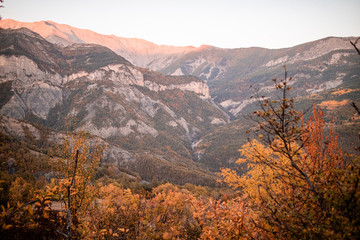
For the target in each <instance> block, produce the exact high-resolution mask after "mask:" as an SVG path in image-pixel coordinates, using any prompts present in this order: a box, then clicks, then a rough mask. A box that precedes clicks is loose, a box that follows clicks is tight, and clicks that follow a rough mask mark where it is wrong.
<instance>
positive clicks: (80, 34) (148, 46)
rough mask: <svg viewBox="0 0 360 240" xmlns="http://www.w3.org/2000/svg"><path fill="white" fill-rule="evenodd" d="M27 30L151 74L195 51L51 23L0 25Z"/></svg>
mask: <svg viewBox="0 0 360 240" xmlns="http://www.w3.org/2000/svg"><path fill="white" fill-rule="evenodd" d="M22 27H25V28H28V29H30V30H32V31H34V32H37V33H38V34H40V35H41V36H42V37H43V38H45V39H46V40H48V41H49V42H51V43H54V44H58V45H61V46H69V45H71V44H74V43H92V44H98V45H102V46H105V47H107V48H109V49H111V50H112V51H114V52H115V53H117V54H119V55H120V56H122V57H124V58H126V59H127V60H129V61H130V62H131V63H133V64H134V65H136V66H140V67H147V68H150V69H152V70H155V71H156V70H159V69H162V68H164V67H165V66H167V65H169V64H170V63H171V62H173V61H175V60H176V59H178V58H179V57H181V56H183V55H185V54H187V53H189V52H192V51H196V48H194V47H174V46H166V45H157V44H154V43H152V42H148V41H145V40H142V39H136V38H124V37H117V36H114V35H111V36H109V35H102V34H98V33H95V32H93V31H90V30H85V29H79V28H75V27H71V26H69V25H66V24H58V23H55V22H52V21H41V22H34V23H26V22H18V21H15V20H12V19H4V20H1V21H0V28H4V29H7V28H11V29H18V28H22Z"/></svg>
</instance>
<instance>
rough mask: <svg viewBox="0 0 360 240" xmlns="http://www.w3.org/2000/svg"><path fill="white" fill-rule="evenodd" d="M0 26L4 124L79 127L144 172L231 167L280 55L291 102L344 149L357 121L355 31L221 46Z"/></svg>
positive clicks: (120, 161) (115, 160)
mask: <svg viewBox="0 0 360 240" xmlns="http://www.w3.org/2000/svg"><path fill="white" fill-rule="evenodd" d="M0 28H3V29H2V30H1V35H0V38H1V39H0V40H1V45H0V81H1V82H0V84H1V91H2V94H1V99H0V100H1V101H0V104H1V105H0V114H1V115H3V117H2V118H3V122H4V123H3V125H2V126H3V129H4V130H2V131H3V132H5V133H6V134H8V135H11V136H13V137H17V138H19V139H21V138H23V137H19V136H25V135H24V133H23V131H22V130H21V129H22V127H20V126H22V125H24V126H27V128H28V129H33V128H34V127H35V128H36V129H37V130H36V131H35V130H34V131H35V132H41V131H44V130H42V128H44V129H47V130H46V131H50V132H51V135H52V136H57V135H58V134H59V136H57V137H53V138H54V139H60V138H61V137H60V136H64V134H65V133H66V132H67V131H74V130H76V131H82V130H84V131H86V132H89V133H90V134H91V135H92V136H93V137H94V139H98V141H100V142H101V143H102V144H103V145H106V146H107V148H106V151H105V153H104V161H105V162H106V163H111V164H113V165H114V166H116V169H118V170H117V171H120V172H121V171H123V170H124V169H127V171H132V172H134V174H135V173H136V174H139V176H140V178H141V179H142V180H144V181H148V182H151V181H152V180H153V179H158V180H164V181H170V182H173V183H177V184H184V183H186V182H191V183H193V184H200V185H203V184H205V185H211V186H215V185H216V179H217V176H216V175H215V174H214V172H218V171H219V169H220V168H222V167H229V166H230V167H231V166H233V164H234V162H235V161H236V160H237V159H238V158H239V157H240V155H239V152H238V149H239V148H240V147H241V146H242V145H243V144H245V143H246V142H247V138H248V136H247V135H246V133H245V132H246V130H247V129H249V128H251V126H252V124H253V123H252V122H251V121H249V120H248V119H246V116H247V115H248V114H250V113H252V112H253V111H254V110H256V108H257V104H258V102H259V101H258V100H259V99H261V98H272V99H276V98H277V95H276V91H275V87H274V86H273V82H272V81H271V79H274V78H277V79H281V78H283V76H284V69H283V66H284V65H286V69H287V72H288V74H289V76H292V78H293V80H292V81H291V82H290V85H291V88H292V90H291V97H293V98H294V99H295V100H296V108H297V110H299V111H303V112H305V113H306V112H307V110H308V109H311V107H312V104H315V105H316V106H318V107H321V108H323V110H324V112H325V119H326V121H327V123H328V126H329V127H330V125H331V124H335V125H334V126H335V127H334V128H335V130H336V131H337V132H338V133H339V139H342V141H341V144H342V145H343V147H344V149H345V150H346V151H349V152H352V151H353V148H354V147H355V145H354V144H348V143H351V142H353V140H352V139H354V138H357V132H358V131H359V130H360V129H359V127H358V126H359V125H358V122H359V119H358V118H356V117H355V115H356V114H355V112H354V111H352V110H353V109H352V107H351V106H350V103H351V102H355V103H356V104H357V105H359V104H360V93H359V91H360V88H359V80H360V64H359V61H360V60H359V57H358V56H357V55H356V52H355V51H354V49H353V47H352V46H351V44H350V43H349V41H350V40H352V39H354V38H336V37H329V38H325V39H320V40H316V41H313V42H309V43H304V44H302V45H299V46H294V47H291V48H286V49H264V48H256V47H254V48H238V49H221V48H217V47H213V46H207V45H204V46H201V47H199V48H195V47H173V46H163V45H162V46H159V45H156V44H154V43H151V42H147V41H145V40H141V39H127V38H121V37H116V36H106V35H101V34H97V33H95V32H92V31H90V30H83V29H77V28H73V27H71V26H68V25H63V24H57V23H55V22H49V21H43V22H35V23H23V22H18V21H14V20H10V19H8V20H2V21H0ZM15 29H17V30H15ZM305 116H306V115H305ZM11 121H15V122H17V124H18V127H16V128H15V129H18V130H17V131H19V132H18V133H16V131H15V130H11V131H10V130H9V129H8V126H7V123H9V122H11ZM29 124H30V125H29ZM34 124H35V125H34ZM6 129H7V130H6ZM38 135H39V133H38ZM40 135H41V134H40ZM65 135H66V134H65ZM46 141H50V142H51V141H52V139H51V137H48V138H47V139H46ZM136 174H135V175H136Z"/></svg>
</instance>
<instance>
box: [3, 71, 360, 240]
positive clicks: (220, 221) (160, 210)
mask: <svg viewBox="0 0 360 240" xmlns="http://www.w3.org/2000/svg"><path fill="white" fill-rule="evenodd" d="M288 81H291V80H290V79H287V76H285V79H283V80H280V81H278V80H275V86H276V88H277V89H278V91H279V92H280V96H279V98H278V99H275V100H270V99H264V100H263V101H262V102H261V103H260V108H261V109H260V110H259V111H256V112H255V113H254V115H253V116H252V119H253V120H254V121H255V123H256V124H257V126H256V127H257V128H256V130H255V131H253V133H255V134H256V135H255V136H254V137H253V138H250V139H249V142H248V143H247V144H245V145H244V146H242V147H241V149H240V150H239V151H240V153H241V156H242V157H241V158H240V159H238V161H237V163H238V164H242V166H245V167H246V168H247V171H246V173H244V174H242V175H238V174H237V172H236V171H234V170H232V169H222V171H221V173H219V175H220V176H221V178H222V180H221V181H222V182H223V183H225V184H226V185H227V186H228V187H230V189H228V190H225V187H224V188H223V189H211V188H206V187H200V186H194V185H191V184H185V185H184V186H175V185H172V184H170V183H166V184H161V185H158V186H152V188H151V189H149V188H146V187H144V188H141V187H140V188H133V189H128V188H125V187H123V185H122V184H121V183H119V182H117V181H116V180H115V179H109V178H106V177H104V178H98V179H97V178H96V177H95V176H96V169H97V168H98V167H99V162H100V158H101V152H102V148H101V147H100V146H96V144H95V145H94V144H92V143H91V142H90V139H89V136H88V135H87V134H86V133H84V132H78V133H74V134H73V135H71V136H70V137H68V138H67V139H66V140H64V142H63V145H62V147H61V148H60V149H61V151H58V152H56V154H55V155H54V156H53V157H52V158H51V159H49V161H50V162H51V163H52V164H53V165H54V166H55V168H54V170H53V173H54V175H53V177H52V179H51V180H50V181H49V182H47V181H45V180H44V179H42V180H41V181H40V180H39V181H38V182H35V184H30V183H28V181H27V180H25V179H24V178H22V177H20V176H18V177H16V178H14V179H13V180H12V181H11V183H10V184H9V185H4V186H7V187H4V188H1V189H0V191H2V193H5V192H6V194H7V195H6V196H7V202H6V204H4V206H2V210H1V214H0V234H1V236H2V237H3V236H5V239H6V238H9V239H14V238H15V239H16V238H24V236H28V235H29V234H33V236H35V237H36V239H40V238H48V239H62V238H64V236H66V231H67V229H66V226H68V224H69V223H68V218H67V213H66V210H67V208H69V207H70V210H71V213H72V215H73V218H72V224H71V226H72V229H71V231H72V233H73V234H72V237H73V238H81V239H359V238H360V208H359V206H360V200H359V199H360V198H359V197H360V196H359V194H360V191H359V181H360V162H359V160H360V159H359V157H358V156H349V155H346V154H343V153H342V151H341V149H340V148H339V146H338V144H337V137H336V135H335V134H334V132H333V130H332V128H331V126H326V124H325V122H324V120H323V112H322V111H321V110H320V109H316V108H315V106H314V107H313V109H312V114H311V115H312V116H311V117H310V118H308V120H307V121H305V120H304V119H305V117H304V116H303V115H302V114H301V113H299V112H298V111H296V110H295V109H294V106H293V105H294V100H293V99H291V98H289V97H288V94H289V90H290V87H289V84H288ZM326 127H327V128H328V129H330V130H329V131H328V132H329V133H328V134H325V128H326ZM77 152H78V155H77ZM75 159H77V160H78V163H77V164H78V166H77V167H75V165H76V164H75ZM27 173H28V172H27ZM74 173H75V174H74ZM72 176H75V183H74V185H73V187H72V191H71V205H70V206H69V205H67V200H68V199H67V193H66V186H69V184H70V182H71V181H72V180H71V179H72ZM1 177H2V179H5V180H2V181H3V182H5V181H6V177H7V178H10V177H11V176H8V175H6V174H5V173H4V174H3V173H2V175H1ZM3 182H1V183H3ZM5 188H6V189H5ZM2 199H3V198H2ZM55 202H63V203H64V206H65V207H64V209H63V210H61V209H60V210H59V209H57V210H54V209H53V208H54V205H53V204H54V203H55ZM67 236H68V235H67Z"/></svg>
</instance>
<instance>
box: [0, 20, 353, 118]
mask: <svg viewBox="0 0 360 240" xmlns="http://www.w3.org/2000/svg"><path fill="white" fill-rule="evenodd" d="M20 27H27V28H29V29H31V30H33V31H34V32H37V33H39V34H40V35H41V36H42V37H44V38H45V39H47V40H48V41H50V42H52V43H56V44H61V45H69V44H73V43H96V44H100V45H103V46H106V47H108V48H110V49H111V50H113V51H114V52H116V53H117V54H119V55H121V56H123V57H125V58H126V59H127V60H129V61H130V62H131V63H133V64H135V65H137V66H140V67H147V68H150V69H152V70H156V71H159V72H162V73H164V74H167V75H175V76H179V75H180V76H181V75H193V76H197V77H199V78H201V79H203V80H204V81H206V82H207V83H208V85H209V88H210V95H211V97H212V98H213V99H214V101H215V102H217V103H218V104H220V105H222V106H223V107H224V108H225V109H226V110H227V111H228V112H229V113H230V114H232V115H233V116H234V117H238V116H239V115H241V114H242V113H244V111H243V110H246V106H248V105H251V104H252V103H254V99H252V98H251V96H253V95H254V94H260V95H264V94H265V95H269V94H270V95H271V94H272V93H273V92H274V88H272V85H271V84H272V83H271V81H270V80H271V79H273V78H279V77H282V76H283V65H286V66H287V70H288V73H289V75H290V76H293V78H294V79H295V81H294V88H296V93H297V96H303V95H311V94H313V93H315V92H321V91H323V90H326V89H329V88H334V87H337V86H340V85H341V84H342V83H344V82H345V80H344V78H348V77H351V76H350V75H349V74H350V72H351V71H352V70H353V69H354V68H355V69H356V68H357V66H358V59H357V57H356V52H354V49H353V47H352V45H351V44H350V42H349V41H350V40H354V39H355V38H354V37H353V38H337V37H328V38H325V39H320V40H316V41H313V42H309V43H304V44H301V45H298V46H294V47H291V48H284V49H265V48H259V47H252V48H237V49H222V48H217V47H212V46H206V45H204V46H201V47H199V48H194V47H173V46H159V45H156V44H154V43H150V42H147V41H145V40H140V39H129V38H121V37H115V36H107V35H101V34H98V33H95V32H92V31H90V30H83V29H78V28H74V27H71V26H68V25H64V24H57V23H54V22H50V21H42V22H34V23H24V22H18V21H14V20H10V19H7V20H2V21H0V28H13V29H14V28H20ZM336 68H337V69H339V71H338V72H337V73H335V74H333V71H337V70H335V69H336ZM309 81H310V83H309Z"/></svg>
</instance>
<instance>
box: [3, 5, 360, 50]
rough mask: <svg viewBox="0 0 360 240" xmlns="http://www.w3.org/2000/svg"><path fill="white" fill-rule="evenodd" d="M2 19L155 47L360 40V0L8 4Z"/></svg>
mask: <svg viewBox="0 0 360 240" xmlns="http://www.w3.org/2000/svg"><path fill="white" fill-rule="evenodd" d="M3 5H4V8H2V9H0V15H1V16H2V17H3V19H6V18H11V19H15V20H18V21H23V22H34V21H41V20H52V21H55V22H57V23H64V24H68V25H71V26H74V27H78V28H86V29H90V30H93V31H95V32H98V33H102V34H114V35H116V36H121V37H136V38H141V39H145V40H148V41H151V42H154V43H157V44H166V45H175V46H187V45H192V46H200V45H202V44H208V45H213V46H217V47H223V48H239V47H251V46H258V47H266V48H282V47H291V46H294V45H297V44H300V43H304V42H308V41H313V40H317V39H320V38H323V37H327V36H339V37H340V36H360V0H286V1H285V0H283V1H281V0H267V1H266V0H102V1H95V0H61V1H59V0H31V1H30V0H4V3H3Z"/></svg>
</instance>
